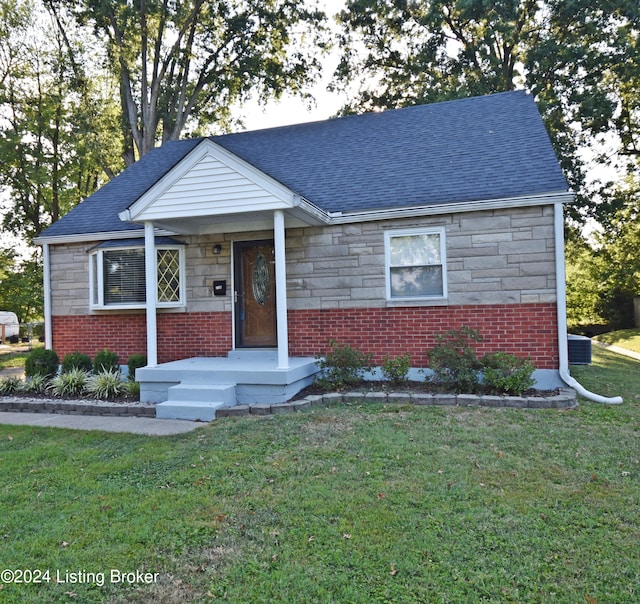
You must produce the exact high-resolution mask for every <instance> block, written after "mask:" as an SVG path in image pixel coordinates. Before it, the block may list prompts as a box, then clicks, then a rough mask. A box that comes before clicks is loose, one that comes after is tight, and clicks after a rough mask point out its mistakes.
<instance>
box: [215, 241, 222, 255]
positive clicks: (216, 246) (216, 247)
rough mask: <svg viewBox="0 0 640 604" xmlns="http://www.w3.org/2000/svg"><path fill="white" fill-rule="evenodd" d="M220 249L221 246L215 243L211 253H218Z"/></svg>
mask: <svg viewBox="0 0 640 604" xmlns="http://www.w3.org/2000/svg"><path fill="white" fill-rule="evenodd" d="M221 251H222V246H221V245H220V244H219V243H216V244H215V245H214V246H213V253H214V254H216V255H218V254H219V253H220V252H221Z"/></svg>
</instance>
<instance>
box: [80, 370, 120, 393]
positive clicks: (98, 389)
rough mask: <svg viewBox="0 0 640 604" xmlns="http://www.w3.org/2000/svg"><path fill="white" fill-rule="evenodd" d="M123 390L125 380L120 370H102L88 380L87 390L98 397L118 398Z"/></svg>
mask: <svg viewBox="0 0 640 604" xmlns="http://www.w3.org/2000/svg"><path fill="white" fill-rule="evenodd" d="M123 391H124V382H123V381H122V375H121V374H120V372H119V371H113V370H107V371H101V372H100V373H96V374H95V375H92V376H91V377H90V378H89V379H88V380H87V392H88V393H89V394H91V395H92V396H93V397H94V398H97V399H109V398H118V397H119V396H120V395H121V394H122V393H123Z"/></svg>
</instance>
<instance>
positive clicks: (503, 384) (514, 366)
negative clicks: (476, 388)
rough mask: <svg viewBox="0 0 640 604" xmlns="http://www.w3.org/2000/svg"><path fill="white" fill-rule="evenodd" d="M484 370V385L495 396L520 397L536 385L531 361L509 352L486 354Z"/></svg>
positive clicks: (483, 363) (483, 360) (483, 359)
mask: <svg viewBox="0 0 640 604" xmlns="http://www.w3.org/2000/svg"><path fill="white" fill-rule="evenodd" d="M482 369H483V384H484V385H485V386H486V387H487V388H488V389H489V390H490V391H491V392H492V393H494V394H513V395H517V396H519V395H521V394H522V393H523V392H526V391H527V390H529V388H531V387H532V386H533V385H534V384H535V380H534V379H533V377H532V376H533V371H534V369H535V367H534V366H533V363H532V362H531V360H530V359H522V358H518V357H516V356H515V355H513V354H509V353H507V352H493V353H489V354H485V355H484V357H482Z"/></svg>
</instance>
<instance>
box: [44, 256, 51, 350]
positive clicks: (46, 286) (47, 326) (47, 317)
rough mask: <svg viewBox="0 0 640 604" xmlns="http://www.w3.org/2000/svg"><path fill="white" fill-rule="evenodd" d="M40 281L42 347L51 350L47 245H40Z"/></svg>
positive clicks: (49, 282) (49, 274)
mask: <svg viewBox="0 0 640 604" xmlns="http://www.w3.org/2000/svg"><path fill="white" fill-rule="evenodd" d="M42 281H43V286H44V347H45V348H47V349H48V350H52V349H53V327H52V325H51V256H50V254H49V244H48V243H43V244H42Z"/></svg>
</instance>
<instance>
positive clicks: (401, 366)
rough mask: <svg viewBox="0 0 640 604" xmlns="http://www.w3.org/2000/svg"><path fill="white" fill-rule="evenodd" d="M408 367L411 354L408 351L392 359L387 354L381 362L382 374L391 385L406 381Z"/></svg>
mask: <svg viewBox="0 0 640 604" xmlns="http://www.w3.org/2000/svg"><path fill="white" fill-rule="evenodd" d="M410 367H411V355H410V354H409V353H407V354H402V355H400V356H398V357H395V358H394V359H392V358H391V357H390V356H389V355H388V354H387V355H386V356H385V357H384V361H383V363H382V374H383V375H384V377H385V378H386V379H387V380H389V382H391V384H392V385H394V386H398V385H400V384H403V383H404V382H406V381H407V376H408V375H409V368H410Z"/></svg>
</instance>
